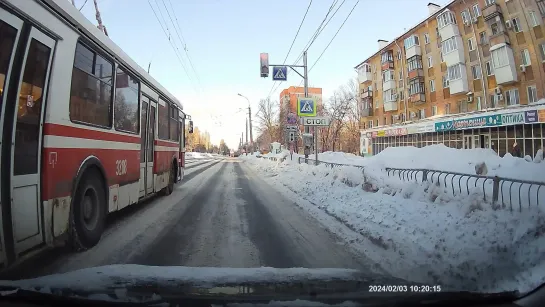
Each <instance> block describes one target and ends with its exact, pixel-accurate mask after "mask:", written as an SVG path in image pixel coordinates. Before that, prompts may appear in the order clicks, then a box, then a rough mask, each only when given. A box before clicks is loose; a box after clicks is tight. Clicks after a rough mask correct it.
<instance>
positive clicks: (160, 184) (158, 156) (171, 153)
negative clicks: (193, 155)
mask: <svg viewBox="0 0 545 307" xmlns="http://www.w3.org/2000/svg"><path fill="white" fill-rule="evenodd" d="M178 147H179V144H178V143H174V142H168V141H161V140H155V164H154V165H153V167H154V170H153V173H154V177H155V191H156V192H157V191H160V190H161V189H163V188H164V187H166V186H167V185H168V180H169V175H170V170H171V169H172V161H178V157H177V154H178V150H179V148H178Z"/></svg>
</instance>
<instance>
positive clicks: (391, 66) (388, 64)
mask: <svg viewBox="0 0 545 307" xmlns="http://www.w3.org/2000/svg"><path fill="white" fill-rule="evenodd" d="M380 69H382V70H388V69H394V61H386V62H383V63H382V65H381V66H380Z"/></svg>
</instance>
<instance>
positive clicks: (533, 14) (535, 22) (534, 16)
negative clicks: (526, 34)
mask: <svg viewBox="0 0 545 307" xmlns="http://www.w3.org/2000/svg"><path fill="white" fill-rule="evenodd" d="M528 16H530V25H531V26H532V27H537V26H539V25H540V24H541V22H540V17H537V14H536V12H534V11H528Z"/></svg>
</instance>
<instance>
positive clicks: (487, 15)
mask: <svg viewBox="0 0 545 307" xmlns="http://www.w3.org/2000/svg"><path fill="white" fill-rule="evenodd" d="M500 15H501V8H500V6H499V5H498V4H497V3H492V4H490V5H488V6H486V7H485V8H484V9H483V17H484V20H485V21H487V20H490V19H492V18H494V17H496V16H500Z"/></svg>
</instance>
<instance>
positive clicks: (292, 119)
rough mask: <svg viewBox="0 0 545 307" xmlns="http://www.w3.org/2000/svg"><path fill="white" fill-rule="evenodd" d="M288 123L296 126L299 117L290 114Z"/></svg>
mask: <svg viewBox="0 0 545 307" xmlns="http://www.w3.org/2000/svg"><path fill="white" fill-rule="evenodd" d="M286 121H287V122H288V125H296V124H297V115H295V113H288V118H287V120H286Z"/></svg>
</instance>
